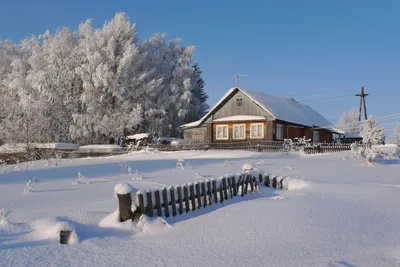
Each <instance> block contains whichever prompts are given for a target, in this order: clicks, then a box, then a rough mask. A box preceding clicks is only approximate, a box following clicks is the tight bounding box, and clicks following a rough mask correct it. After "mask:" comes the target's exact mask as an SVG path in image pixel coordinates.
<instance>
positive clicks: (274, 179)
mask: <svg viewBox="0 0 400 267" xmlns="http://www.w3.org/2000/svg"><path fill="white" fill-rule="evenodd" d="M276 183H277V179H276V176H275V177H274V178H273V179H272V187H273V188H275V189H277V188H276Z"/></svg>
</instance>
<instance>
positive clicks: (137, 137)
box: [126, 133, 150, 140]
mask: <svg viewBox="0 0 400 267" xmlns="http://www.w3.org/2000/svg"><path fill="white" fill-rule="evenodd" d="M149 135H150V134H149V133H138V134H133V135H128V136H127V137H126V140H140V139H143V138H148V137H149Z"/></svg>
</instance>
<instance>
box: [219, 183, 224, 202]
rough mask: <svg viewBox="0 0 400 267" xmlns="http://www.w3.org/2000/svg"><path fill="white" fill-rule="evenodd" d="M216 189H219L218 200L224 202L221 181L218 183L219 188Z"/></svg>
mask: <svg viewBox="0 0 400 267" xmlns="http://www.w3.org/2000/svg"><path fill="white" fill-rule="evenodd" d="M218 191H219V202H220V203H222V202H224V193H223V190H222V183H221V181H220V183H219V190H218Z"/></svg>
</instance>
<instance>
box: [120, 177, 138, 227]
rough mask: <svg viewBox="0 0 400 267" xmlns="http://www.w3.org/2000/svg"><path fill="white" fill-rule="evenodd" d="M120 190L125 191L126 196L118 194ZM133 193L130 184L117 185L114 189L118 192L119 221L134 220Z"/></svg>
mask: <svg viewBox="0 0 400 267" xmlns="http://www.w3.org/2000/svg"><path fill="white" fill-rule="evenodd" d="M120 188H123V189H125V191H124V193H125V194H118V191H119V189H120ZM127 190H129V192H128V191H127ZM131 191H132V187H131V186H130V185H129V184H117V185H116V186H115V187H114V192H116V195H117V198H118V209H119V220H120V221H121V222H124V221H127V220H133V212H132V196H131ZM142 196H143V195H142Z"/></svg>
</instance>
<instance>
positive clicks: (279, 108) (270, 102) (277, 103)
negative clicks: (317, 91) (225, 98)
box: [239, 88, 332, 127]
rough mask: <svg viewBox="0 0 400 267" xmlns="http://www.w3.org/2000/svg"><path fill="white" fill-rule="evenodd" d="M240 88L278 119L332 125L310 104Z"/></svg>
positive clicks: (308, 124) (307, 123)
mask: <svg viewBox="0 0 400 267" xmlns="http://www.w3.org/2000/svg"><path fill="white" fill-rule="evenodd" d="M239 90H240V91H242V92H243V93H244V94H245V95H247V96H248V97H249V98H250V99H251V100H253V101H254V102H255V103H256V104H258V105H259V106H261V107H262V108H263V109H265V110H266V111H267V112H269V113H270V114H271V115H272V116H274V117H275V118H276V119H278V120H282V121H287V122H292V123H296V124H300V125H305V126H310V127H312V126H320V127H322V126H330V125H332V123H330V122H329V121H328V120H327V119H325V118H324V117H323V116H322V115H321V114H319V113H318V112H316V111H315V110H313V109H312V108H311V107H310V106H308V105H304V104H301V103H298V102H296V101H294V100H291V99H288V98H284V97H280V96H272V95H268V94H265V93H260V92H255V91H252V90H249V89H243V88H239Z"/></svg>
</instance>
